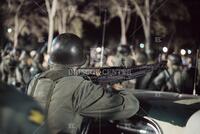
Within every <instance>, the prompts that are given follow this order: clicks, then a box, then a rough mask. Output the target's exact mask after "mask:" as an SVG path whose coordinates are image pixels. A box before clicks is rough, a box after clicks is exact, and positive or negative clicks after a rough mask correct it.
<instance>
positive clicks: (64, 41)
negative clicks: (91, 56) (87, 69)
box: [50, 33, 86, 66]
mask: <svg viewBox="0 0 200 134" xmlns="http://www.w3.org/2000/svg"><path fill="white" fill-rule="evenodd" d="M50 61H51V62H52V63H56V64H62V65H68V66H77V65H83V64H84V63H85V61H86V55H85V54H84V51H83V42H82V40H81V39H80V38H79V37H78V36H76V35H74V34H71V33H64V34H60V35H58V36H57V37H55V39H54V40H53V42H52V45H51V51H50Z"/></svg>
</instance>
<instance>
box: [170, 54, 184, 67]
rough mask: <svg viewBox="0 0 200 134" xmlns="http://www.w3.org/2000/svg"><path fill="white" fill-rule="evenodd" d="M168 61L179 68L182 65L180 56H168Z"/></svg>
mask: <svg viewBox="0 0 200 134" xmlns="http://www.w3.org/2000/svg"><path fill="white" fill-rule="evenodd" d="M168 59H169V60H170V61H171V62H172V64H173V65H177V66H180V65H181V64H182V59H181V56H180V55H178V54H170V55H169V56H168Z"/></svg>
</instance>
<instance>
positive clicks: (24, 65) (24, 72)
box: [0, 48, 47, 92]
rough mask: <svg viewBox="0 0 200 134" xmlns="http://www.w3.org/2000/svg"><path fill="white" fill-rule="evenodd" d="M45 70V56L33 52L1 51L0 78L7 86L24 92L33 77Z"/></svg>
mask: <svg viewBox="0 0 200 134" xmlns="http://www.w3.org/2000/svg"><path fill="white" fill-rule="evenodd" d="M46 68H47V62H46V61H45V54H43V53H39V52H37V51H35V50H33V51H30V52H28V51H26V50H23V49H12V48H5V49H4V50H2V51H1V63H0V77H1V81H2V82H5V83H7V84H8V85H13V86H15V87H17V89H19V90H20V91H23V92H24V91H25V89H26V86H27V84H28V83H29V81H30V80H31V78H32V77H33V76H35V75H36V74H38V73H41V72H42V71H44V70H45V69H46Z"/></svg>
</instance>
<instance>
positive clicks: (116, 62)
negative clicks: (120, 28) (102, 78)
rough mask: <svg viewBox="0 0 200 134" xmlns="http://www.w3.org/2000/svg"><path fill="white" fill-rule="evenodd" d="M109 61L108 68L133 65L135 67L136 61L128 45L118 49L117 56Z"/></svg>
mask: <svg viewBox="0 0 200 134" xmlns="http://www.w3.org/2000/svg"><path fill="white" fill-rule="evenodd" d="M110 58H111V57H110ZM108 60H109V61H107V64H108V66H117V67H132V66H133V65H135V61H134V59H133V58H132V57H131V49H130V47H129V46H128V45H120V46H119V47H118V48H117V53H116V55H114V56H113V57H112V58H111V59H108Z"/></svg>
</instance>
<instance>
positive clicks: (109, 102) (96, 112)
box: [72, 81, 139, 120]
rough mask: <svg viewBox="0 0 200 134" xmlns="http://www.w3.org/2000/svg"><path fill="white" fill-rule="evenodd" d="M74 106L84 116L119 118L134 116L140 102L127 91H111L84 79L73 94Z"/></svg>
mask: <svg viewBox="0 0 200 134" xmlns="http://www.w3.org/2000/svg"><path fill="white" fill-rule="evenodd" d="M72 100H73V108H74V110H75V112H79V113H80V115H82V116H88V117H95V118H98V117H99V118H104V119H112V120H119V119H124V118H129V117H131V116H133V115H134V114H135V113H136V112H137V111H138V109H139V102H138V100H137V99H136V98H135V97H134V95H133V94H131V93H129V92H127V91H120V92H118V93H111V92H108V91H106V90H105V89H103V88H102V87H101V86H99V85H95V84H93V83H92V82H90V81H84V82H83V83H82V84H81V86H80V87H79V88H78V89H77V90H76V92H75V93H74V95H73V98H72Z"/></svg>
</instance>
